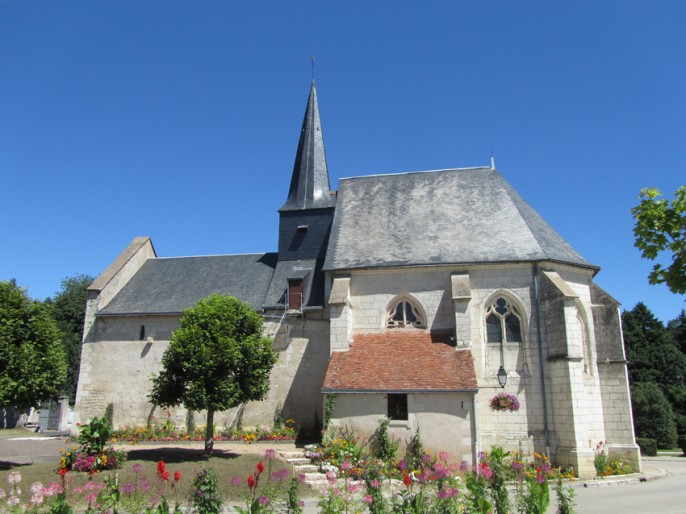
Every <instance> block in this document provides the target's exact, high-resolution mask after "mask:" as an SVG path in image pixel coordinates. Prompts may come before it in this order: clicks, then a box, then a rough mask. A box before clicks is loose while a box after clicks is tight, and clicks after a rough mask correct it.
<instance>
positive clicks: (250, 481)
mask: <svg viewBox="0 0 686 514" xmlns="http://www.w3.org/2000/svg"><path fill="white" fill-rule="evenodd" d="M248 487H249V488H250V489H252V488H253V487H255V477H254V476H252V475H250V476H249V477H248Z"/></svg>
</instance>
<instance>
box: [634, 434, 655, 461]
mask: <svg viewBox="0 0 686 514" xmlns="http://www.w3.org/2000/svg"><path fill="white" fill-rule="evenodd" d="M636 444H637V445H638V447H639V448H640V449H641V455H645V456H646V457H655V456H656V455H657V442H656V441H655V439H648V438H646V437H637V438H636Z"/></svg>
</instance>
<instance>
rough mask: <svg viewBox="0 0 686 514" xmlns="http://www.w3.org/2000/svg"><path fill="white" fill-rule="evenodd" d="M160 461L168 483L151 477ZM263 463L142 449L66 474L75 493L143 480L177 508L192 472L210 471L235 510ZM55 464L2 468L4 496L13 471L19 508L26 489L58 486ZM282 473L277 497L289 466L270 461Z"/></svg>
mask: <svg viewBox="0 0 686 514" xmlns="http://www.w3.org/2000/svg"><path fill="white" fill-rule="evenodd" d="M160 460H164V462H165V465H166V469H167V471H168V472H169V475H170V479H169V482H168V483H166V484H164V483H162V482H161V481H159V480H158V479H157V478H156V471H157V463H158V462H159V461H160ZM260 460H264V459H263V455H255V454H237V453H232V452H230V451H225V450H215V451H214V454H213V456H212V457H210V458H209V459H208V458H206V457H205V455H204V452H203V450H198V449H190V448H188V449H186V448H154V449H146V448H140V449H135V450H131V451H130V452H128V457H127V460H126V461H125V462H124V464H123V465H122V467H121V468H120V469H118V470H112V471H107V472H101V473H97V474H95V475H93V476H89V475H88V474H87V473H78V472H69V473H67V475H66V477H65V478H66V480H67V483H68V488H69V490H70V491H74V490H75V489H77V488H79V487H83V486H85V485H86V484H87V483H88V482H89V481H92V482H93V483H94V484H96V485H97V484H100V483H102V482H103V478H104V476H106V475H109V476H111V477H113V478H114V477H115V476H116V477H117V479H118V482H119V484H126V483H137V481H138V479H139V478H140V477H145V478H146V479H147V481H148V482H149V483H150V486H151V487H150V490H149V491H148V492H147V493H146V495H147V496H148V497H149V498H153V497H155V496H158V495H159V494H160V492H162V494H163V495H164V496H165V497H166V498H167V499H168V501H169V502H170V503H171V504H173V503H174V501H175V498H176V499H178V501H179V502H180V503H182V504H185V503H187V499H188V497H189V492H190V489H191V483H192V480H193V478H194V477H195V475H196V473H197V472H198V471H199V470H201V469H202V468H203V467H205V468H208V469H213V470H214V472H215V473H216V475H217V477H218V479H219V483H218V489H219V492H220V494H221V496H222V498H223V500H224V501H226V502H228V503H230V504H232V505H236V504H242V503H243V500H244V499H245V497H246V496H247V495H248V493H249V490H248V487H247V477H248V475H251V474H252V473H253V472H254V471H255V468H256V466H257V463H258V462H259V461H260ZM58 463H59V455H57V456H56V457H55V460H54V462H40V463H35V464H30V465H14V464H6V463H5V464H3V465H1V466H0V488H2V489H4V490H5V491H6V492H8V485H9V484H8V481H7V477H8V475H9V474H10V473H11V472H12V471H18V472H20V473H21V475H22V480H21V489H22V496H21V499H22V501H23V503H27V502H28V500H29V497H30V492H29V488H30V486H31V484H33V483H34V482H41V483H42V484H43V485H45V486H47V485H48V484H49V483H50V482H60V480H61V479H60V476H59V475H58V474H57V467H58ZM134 464H140V465H141V468H142V470H141V472H140V473H139V474H135V473H134V472H133V471H132V468H133V465H134ZM269 464H270V463H269V462H268V461H265V468H266V469H265V472H264V474H263V475H262V476H261V479H260V487H259V489H258V494H259V491H260V490H261V489H262V488H263V487H264V485H265V484H266V483H267V480H268V478H269V474H268V470H269ZM282 468H285V469H287V470H288V476H287V477H286V478H285V479H283V480H281V481H280V482H278V483H277V482H273V484H274V485H275V486H276V487H277V489H278V491H279V495H280V496H281V497H283V496H285V492H286V490H287V489H288V486H289V481H290V477H291V470H290V465H289V464H288V463H286V462H285V461H283V460H280V459H274V460H272V461H271V471H272V472H274V471H277V470H279V469H282ZM176 471H179V472H180V473H181V480H180V481H179V483H178V486H177V488H176V492H175V493H174V491H173V490H172V488H171V483H172V482H173V476H174V473H175V472H176ZM233 477H238V478H239V479H240V482H241V485H240V486H239V487H234V486H232V484H231V480H232V478H233ZM299 492H300V496H302V497H307V496H312V494H313V493H312V491H311V490H310V489H309V488H307V486H304V485H300V486H299ZM146 502H148V503H145V505H149V504H150V503H149V501H148V498H146Z"/></svg>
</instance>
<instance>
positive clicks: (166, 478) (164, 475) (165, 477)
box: [162, 471, 169, 480]
mask: <svg viewBox="0 0 686 514" xmlns="http://www.w3.org/2000/svg"><path fill="white" fill-rule="evenodd" d="M162 480H169V471H165V472H164V473H162Z"/></svg>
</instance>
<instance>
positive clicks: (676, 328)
mask: <svg viewBox="0 0 686 514" xmlns="http://www.w3.org/2000/svg"><path fill="white" fill-rule="evenodd" d="M667 331H668V332H669V336H670V337H671V338H672V343H673V344H674V345H675V346H676V347H677V348H679V350H681V352H682V353H685V354H686V311H685V310H683V309H682V310H681V313H680V314H679V315H678V316H677V317H676V318H674V319H673V320H671V321H670V322H669V323H668V324H667Z"/></svg>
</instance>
